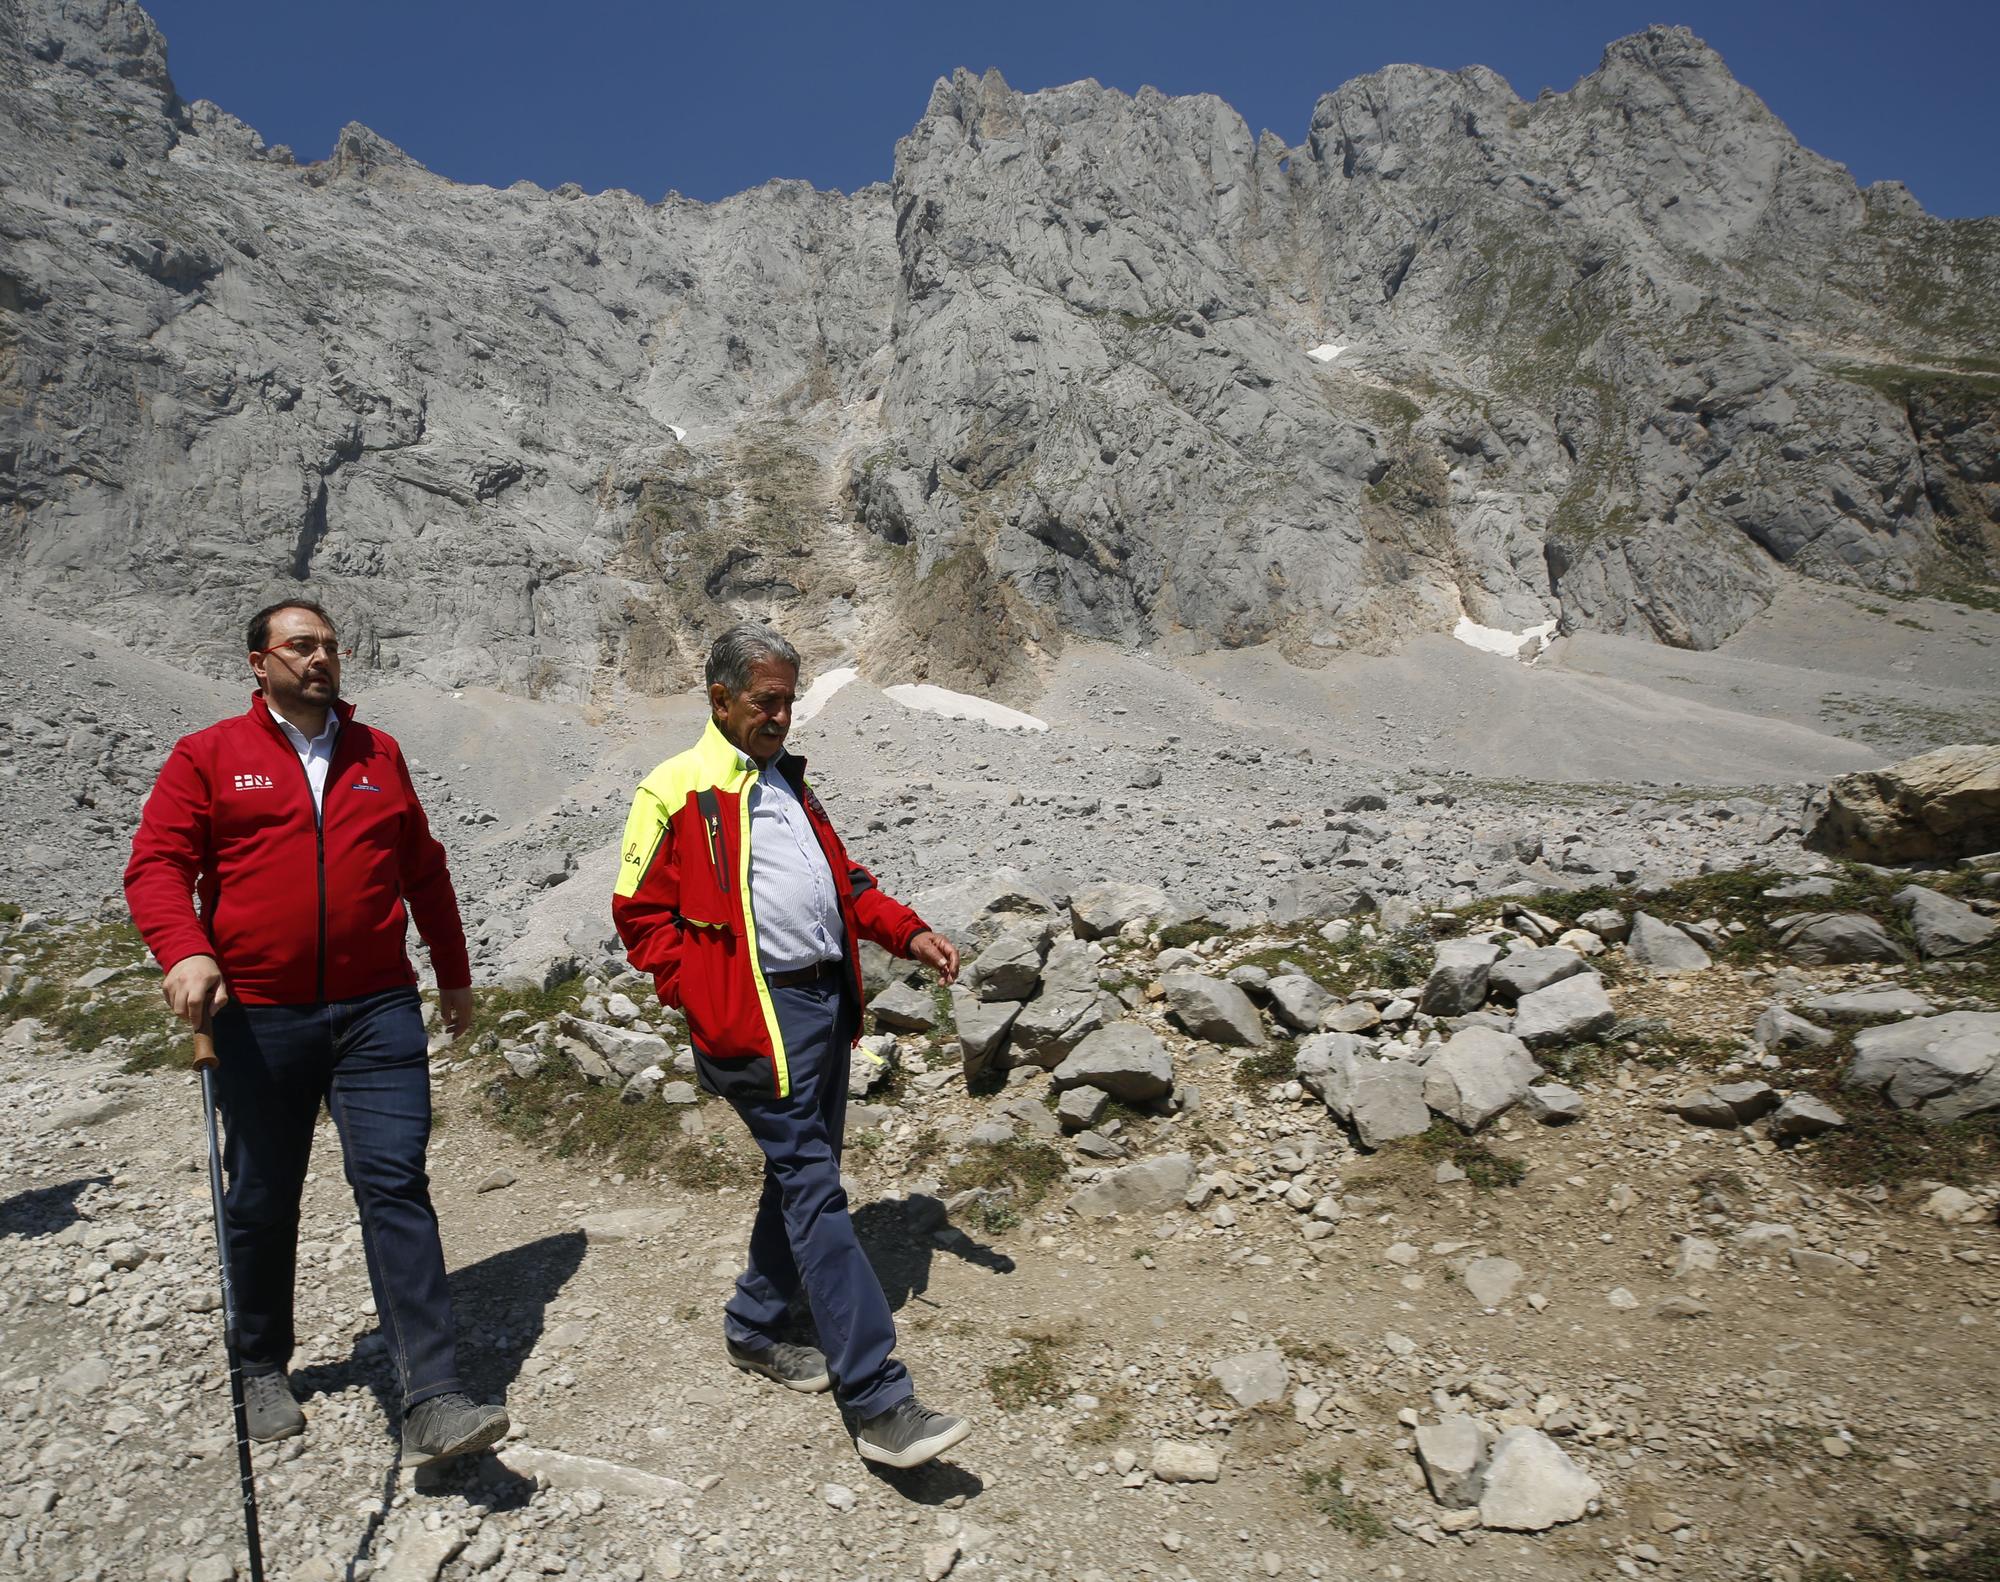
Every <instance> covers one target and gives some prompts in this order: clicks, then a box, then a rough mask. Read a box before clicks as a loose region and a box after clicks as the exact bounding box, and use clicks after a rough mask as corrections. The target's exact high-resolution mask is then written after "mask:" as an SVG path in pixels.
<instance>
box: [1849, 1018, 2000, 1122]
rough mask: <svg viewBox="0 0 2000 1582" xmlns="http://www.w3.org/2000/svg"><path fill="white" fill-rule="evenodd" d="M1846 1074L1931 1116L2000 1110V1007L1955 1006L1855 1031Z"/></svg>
mask: <svg viewBox="0 0 2000 1582" xmlns="http://www.w3.org/2000/svg"><path fill="white" fill-rule="evenodd" d="M1842 1080H1843V1081H1844V1082H1846V1083H1847V1084H1848V1086H1850V1087H1857V1088H1867V1089H1869V1090H1870V1091H1871V1092H1875V1093H1880V1094H1881V1095H1882V1096H1883V1097H1884V1098H1886V1099H1887V1100H1888V1101H1889V1102H1890V1103H1891V1104H1893V1105H1895V1106H1896V1107H1897V1108H1898V1109H1904V1110H1915V1111H1916V1112H1917V1114H1919V1115H1921V1116H1922V1117H1923V1118H1924V1119H1926V1120H1932V1121H1956V1120H1964V1119H1966V1118H1967V1117H1969V1116H1973V1115H1983V1114H1986V1113H1988V1112H1990V1111H1993V1110H2000V1011H1953V1012H1950V1013H1948V1014H1946V1015H1943V1016H1926V1017H1920V1018H1918V1019H1916V1020H1914V1021H1908V1022H1899V1023H1896V1024H1894V1025H1892V1026H1889V1027H1869V1028H1864V1029H1863V1030H1862V1031H1860V1032H1858V1033H1856V1034H1855V1035H1854V1058H1853V1059H1852V1060H1851V1061H1850V1062H1849V1063H1848V1066H1847V1070H1846V1072H1845V1073H1844V1075H1843V1076H1842Z"/></svg>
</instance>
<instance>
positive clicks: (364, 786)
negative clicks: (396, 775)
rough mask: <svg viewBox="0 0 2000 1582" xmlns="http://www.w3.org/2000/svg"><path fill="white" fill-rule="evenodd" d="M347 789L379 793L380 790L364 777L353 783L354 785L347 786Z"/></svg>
mask: <svg viewBox="0 0 2000 1582" xmlns="http://www.w3.org/2000/svg"><path fill="white" fill-rule="evenodd" d="M347 789H348V790H350V791H380V790H381V789H382V788H381V787H380V786H378V785H376V784H375V783H374V782H373V781H372V780H370V779H369V778H368V777H367V776H366V775H363V776H362V777H361V778H360V779H359V780H357V781H355V782H354V784H353V785H351V786H349V787H348V788H347Z"/></svg>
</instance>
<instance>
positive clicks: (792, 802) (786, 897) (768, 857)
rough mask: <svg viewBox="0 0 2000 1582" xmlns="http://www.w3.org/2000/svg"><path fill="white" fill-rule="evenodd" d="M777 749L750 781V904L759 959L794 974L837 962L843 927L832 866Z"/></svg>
mask: <svg viewBox="0 0 2000 1582" xmlns="http://www.w3.org/2000/svg"><path fill="white" fill-rule="evenodd" d="M784 757H785V754H784V753H783V752H782V751H780V752H777V753H774V754H772V756H771V761H770V763H769V764H767V765H766V766H765V767H764V768H763V769H761V770H759V769H758V768H757V764H756V761H755V760H754V759H752V758H750V757H748V756H745V757H744V759H743V762H744V764H745V765H746V766H747V767H748V768H750V769H751V770H752V771H754V772H755V773H756V775H757V778H756V779H755V780H754V781H752V782H751V785H750V904H751V906H752V907H753V908H754V909H755V912H756V919H757V958H758V960H759V962H761V963H762V965H763V968H764V970H765V971H766V972H796V971H798V970H799V969H800V968H801V967H814V966H817V965H819V963H821V962H822V961H838V960H839V959H840V956H841V947H842V942H843V940H844V939H845V937H846V935H845V931H844V930H843V929H842V928H841V926H840V898H839V896H838V895H836V894H835V892H834V888H833V870H832V869H831V868H829V867H828V866H827V861H826V853H825V852H823V851H821V850H820V845H819V838H818V837H817V836H816V835H814V834H813V831H812V824H811V822H810V821H809V820H808V819H807V817H806V810H805V808H804V807H803V806H802V805H801V804H800V802H799V799H798V797H797V795H796V794H795V793H794V792H793V790H792V785H791V782H790V781H789V780H787V779H786V778H785V773H784V771H783V770H782V769H780V768H779V767H778V766H779V764H780V763H781V762H782V761H783V759H784Z"/></svg>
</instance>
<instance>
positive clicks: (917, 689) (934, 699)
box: [794, 682, 1049, 731]
mask: <svg viewBox="0 0 2000 1582" xmlns="http://www.w3.org/2000/svg"><path fill="white" fill-rule="evenodd" d="M815 685H817V683H815ZM882 695H883V696H884V697H886V698H893V699H894V700H895V701H896V702H898V703H900V704H902V705H903V707H904V708H906V709H922V710H923V711H924V712H925V713H926V714H942V715H944V716H945V717H946V718H947V719H954V720H977V721H978V722H979V723H980V724H982V725H997V726H998V727H999V728H1000V729H1001V730H1003V731H1045V730H1047V729H1048V728H1049V726H1048V722H1047V721H1046V720H1038V719H1036V718H1035V717H1034V715H1032V714H1023V713H1021V712H1020V711H1019V710H1018V709H1010V708H1008V707H1007V706H1006V705H1005V704H1001V703H993V702H989V701H988V700H987V699H985V698H975V697H973V696H972V695H971V694H969V693H965V692H952V691H948V690H947V689H946V688H944V687H934V686H931V685H929V684H928V683H911V682H905V683H904V684H902V685H900V686H894V687H884V688H883V689H882ZM794 712H795V713H796V710H795V711H794Z"/></svg>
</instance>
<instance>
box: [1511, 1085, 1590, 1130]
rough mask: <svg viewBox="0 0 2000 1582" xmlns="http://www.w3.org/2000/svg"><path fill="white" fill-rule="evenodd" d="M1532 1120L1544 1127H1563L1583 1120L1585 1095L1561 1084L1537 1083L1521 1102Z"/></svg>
mask: <svg viewBox="0 0 2000 1582" xmlns="http://www.w3.org/2000/svg"><path fill="white" fill-rule="evenodd" d="M1521 1108H1522V1109H1523V1110H1524V1111H1525V1112H1526V1113H1527V1116H1528V1118H1529V1119H1530V1120H1534V1121H1540V1122H1541V1123H1542V1124H1543V1125H1544V1126H1563V1125H1567V1124H1568V1123H1569V1122H1571V1121H1580V1120H1582V1119H1583V1112H1584V1106H1583V1095H1582V1094H1581V1093H1579V1092H1577V1091H1576V1089H1575V1088H1572V1087H1570V1086H1568V1085H1567V1084H1566V1083H1561V1082H1537V1083H1536V1084H1535V1085H1534V1086H1533V1087H1531V1088H1529V1089H1528V1091H1527V1094H1526V1096H1525V1097H1523V1098H1522V1100H1521Z"/></svg>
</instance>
